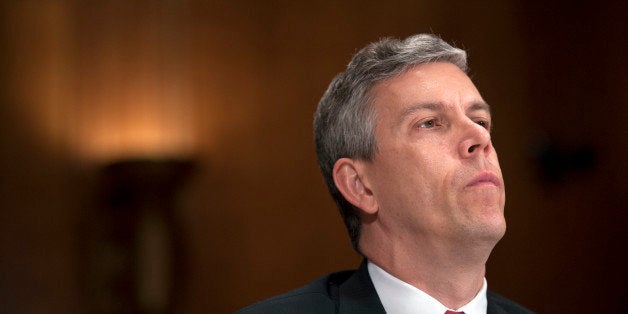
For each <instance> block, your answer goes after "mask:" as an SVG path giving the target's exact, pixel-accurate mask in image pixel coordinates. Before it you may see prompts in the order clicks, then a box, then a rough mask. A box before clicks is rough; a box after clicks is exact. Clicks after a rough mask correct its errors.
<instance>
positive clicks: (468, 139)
mask: <svg viewBox="0 0 628 314" xmlns="http://www.w3.org/2000/svg"><path fill="white" fill-rule="evenodd" d="M492 149H493V146H492V144H491V134H490V132H489V131H488V130H487V129H486V128H484V127H482V126H480V125H478V124H477V123H475V122H473V121H468V122H466V123H465V126H464V129H463V131H462V138H461V140H460V144H459V147H458V151H459V154H460V156H461V157H462V158H473V157H475V156H476V155H479V154H484V155H488V154H489V153H490V152H491V150H492Z"/></svg>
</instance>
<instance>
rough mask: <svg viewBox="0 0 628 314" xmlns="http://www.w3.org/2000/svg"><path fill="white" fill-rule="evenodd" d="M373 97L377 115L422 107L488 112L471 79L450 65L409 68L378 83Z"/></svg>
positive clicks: (438, 63)
mask: <svg viewBox="0 0 628 314" xmlns="http://www.w3.org/2000/svg"><path fill="white" fill-rule="evenodd" d="M371 96H372V97H373V100H374V101H373V105H374V109H375V111H376V112H377V113H378V114H381V113H384V112H388V111H393V112H403V111H405V110H407V108H409V107H413V106H415V107H416V106H419V105H430V106H439V107H441V108H443V109H457V108H460V109H462V110H463V111H466V110H468V109H477V108H478V107H483V109H486V110H487V111H488V105H486V104H485V102H484V100H483V99H482V96H481V95H480V93H479V92H478V90H477V88H476V87H475V85H474V84H473V82H471V80H470V79H469V77H468V76H467V75H466V74H465V73H464V72H462V70H460V69H459V68H458V67H457V66H455V65H454V64H452V63H448V62H433V63H425V64H420V65H418V66H415V67H413V68H410V69H409V70H407V71H405V72H403V73H402V74H400V75H398V76H395V77H392V78H389V79H386V80H383V81H381V82H379V83H377V84H376V85H375V86H373V88H372V89H371ZM479 104H482V105H481V106H479ZM428 107H429V106H428Z"/></svg>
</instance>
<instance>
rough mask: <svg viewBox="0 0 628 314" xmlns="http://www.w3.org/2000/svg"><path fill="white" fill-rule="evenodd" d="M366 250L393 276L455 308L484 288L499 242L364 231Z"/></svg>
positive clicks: (366, 254)
mask: <svg viewBox="0 0 628 314" xmlns="http://www.w3.org/2000/svg"><path fill="white" fill-rule="evenodd" d="M363 231H366V232H363V233H362V237H361V239H360V243H361V248H362V252H363V253H364V255H365V256H366V257H367V258H368V259H369V260H370V261H371V262H373V263H375V264H376V265H378V266H379V267H381V268H382V269H384V270H385V271H386V272H388V273H390V274H391V275H393V276H395V277H397V278H399V279H401V280H403V281H404V282H406V283H408V284H410V285H412V286H414V287H416V288H418V289H421V290H422V291H424V292H425V293H427V294H429V295H430V296H432V297H434V298H435V299H437V300H438V301H439V302H441V303H442V304H443V305H445V306H446V307H448V308H451V309H457V308H460V307H462V306H463V305H465V304H467V303H468V302H469V301H471V300H472V299H473V298H474V297H475V296H476V295H477V293H478V291H480V289H481V288H482V284H483V281H484V275H485V264H486V261H487V260H488V256H489V254H490V252H491V250H492V249H493V247H494V245H495V243H496V241H493V242H491V243H484V242H483V241H480V242H474V243H469V240H466V241H464V242H465V243H460V241H457V243H456V241H449V242H447V241H443V240H442V239H436V240H433V239H429V238H422V239H417V240H413V241H408V240H409V239H404V238H403V237H401V238H400V237H399V236H398V235H397V236H396V237H395V238H394V241H392V240H393V239H392V237H386V236H382V234H381V233H380V234H373V233H372V232H369V231H370V230H363Z"/></svg>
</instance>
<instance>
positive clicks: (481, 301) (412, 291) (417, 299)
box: [368, 261, 488, 314]
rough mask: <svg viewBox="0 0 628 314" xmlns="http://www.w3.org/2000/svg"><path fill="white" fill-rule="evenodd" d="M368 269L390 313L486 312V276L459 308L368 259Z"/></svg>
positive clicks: (385, 307)
mask: <svg viewBox="0 0 628 314" xmlns="http://www.w3.org/2000/svg"><path fill="white" fill-rule="evenodd" d="M368 271H369V275H370V276H371V280H372V281H373V285H374V286H375V290H376V291H377V295H378V296H379V299H380V301H382V305H383V306H384V309H385V310H386V313H390V314H444V313H445V311H447V310H451V311H453V310H455V311H457V312H464V313H465V314H486V308H487V305H488V303H487V301H486V289H487V288H486V287H487V283H486V278H484V284H482V289H480V292H478V294H477V295H476V296H475V297H474V298H473V300H471V302H469V303H467V304H465V305H464V306H462V307H461V308H459V309H450V308H447V307H446V306H444V305H443V304H442V303H440V302H438V300H436V299H434V298H433V297H432V296H430V295H428V294H427V293H425V292H423V291H421V290H420V289H417V288H415V287H414V286H412V285H410V284H408V283H406V282H404V281H402V280H400V279H398V278H396V277H394V276H393V275H391V274H389V273H387V272H386V271H385V270H383V269H381V268H380V267H379V266H377V265H375V264H373V263H371V261H368Z"/></svg>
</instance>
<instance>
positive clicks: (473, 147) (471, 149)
mask: <svg viewBox="0 0 628 314" xmlns="http://www.w3.org/2000/svg"><path fill="white" fill-rule="evenodd" d="M478 146H479V145H473V146H471V147H469V150H468V152H469V154H470V153H473V151H474V150H475V148H476V147H478Z"/></svg>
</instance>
